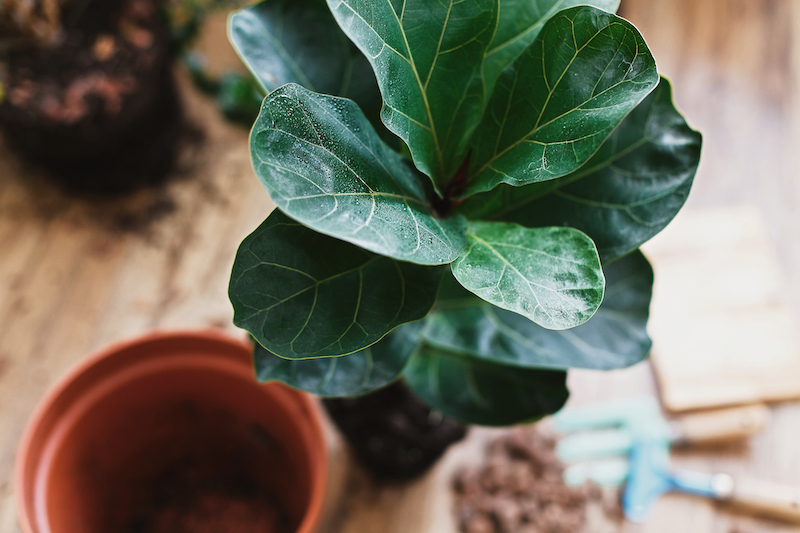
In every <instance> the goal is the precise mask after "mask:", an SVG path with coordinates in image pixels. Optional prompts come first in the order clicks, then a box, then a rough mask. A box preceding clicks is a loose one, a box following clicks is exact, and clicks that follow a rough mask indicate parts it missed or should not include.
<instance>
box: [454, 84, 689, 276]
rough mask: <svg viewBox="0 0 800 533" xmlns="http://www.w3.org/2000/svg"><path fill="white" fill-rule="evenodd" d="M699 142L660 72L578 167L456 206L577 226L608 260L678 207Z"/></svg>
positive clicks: (478, 214)
mask: <svg viewBox="0 0 800 533" xmlns="http://www.w3.org/2000/svg"><path fill="white" fill-rule="evenodd" d="M701 143H702V138H701V136H700V134H699V133H697V132H696V131H694V130H692V129H691V128H690V127H689V126H687V125H686V121H684V119H683V117H681V115H680V113H678V111H677V110H676V109H675V107H674V105H673V104H672V96H671V90H670V85H669V82H668V81H667V80H666V79H664V78H662V79H661V83H660V84H659V86H658V87H657V88H656V90H655V91H653V92H652V93H651V94H650V95H649V96H648V97H647V98H646V99H645V100H644V101H643V102H642V103H641V104H639V106H638V107H636V109H634V110H633V111H632V112H631V114H630V115H628V116H627V117H626V118H625V120H624V121H623V122H622V124H620V126H619V127H618V128H617V129H616V130H615V131H614V133H613V134H612V135H611V137H609V138H608V140H606V142H605V143H603V146H602V147H600V150H598V152H597V153H596V154H595V155H594V157H592V158H591V159H590V160H589V162H588V163H586V164H585V165H584V166H583V167H581V168H580V169H578V170H577V171H575V172H573V173H572V174H570V175H568V176H565V177H563V178H560V179H557V180H552V181H548V182H544V183H535V184H532V185H528V186H525V187H511V186H507V185H501V186H500V187H497V188H496V189H494V190H493V191H491V192H488V193H484V194H479V195H476V196H473V197H471V198H469V199H468V200H467V201H466V203H464V204H463V205H462V206H460V207H459V212H462V213H463V214H465V215H466V216H468V217H470V218H492V219H499V220H507V221H510V222H516V223H518V224H522V225H523V226H528V227H537V226H562V225H564V226H570V227H573V228H578V229H580V230H582V231H584V232H586V233H587V234H588V235H589V236H590V237H591V238H592V239H593V240H594V242H595V244H597V250H598V252H599V253H600V258H601V259H602V260H603V261H609V260H611V259H614V258H615V257H619V256H621V255H624V254H626V253H628V252H630V251H631V250H633V249H635V248H638V247H639V246H640V245H641V244H642V243H644V242H645V241H647V240H648V239H649V238H650V237H652V236H653V235H655V234H656V233H658V232H659V231H661V230H662V229H663V228H664V227H665V226H666V225H667V224H668V223H669V221H670V220H672V218H673V217H674V216H675V215H676V214H677V212H678V210H679V209H680V208H681V206H683V203H684V202H685V201H686V197H687V196H688V194H689V189H690V188H691V186H692V181H693V179H694V175H695V172H696V171H697V165H698V163H699V161H700V145H701Z"/></svg>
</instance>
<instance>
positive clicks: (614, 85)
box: [467, 21, 649, 181]
mask: <svg viewBox="0 0 800 533" xmlns="http://www.w3.org/2000/svg"><path fill="white" fill-rule="evenodd" d="M570 22H573V21H570ZM615 25H621V26H622V27H623V28H624V29H625V30H626V31H629V30H628V28H627V27H625V26H624V25H622V24H621V23H619V22H617V21H612V22H611V23H609V24H607V25H605V26H603V27H602V28H601V29H599V30H598V31H597V32H595V34H594V35H593V36H592V37H591V38H590V39H589V40H588V41H587V42H586V43H585V44H584V45H583V46H581V47H580V48H579V49H578V50H577V51H576V52H575V54H574V55H573V57H572V59H571V60H570V62H569V64H568V65H567V67H566V68H565V69H564V71H563V72H562V73H561V75H560V76H559V78H558V80H557V81H556V83H555V85H553V87H552V88H551V89H549V90H548V95H547V98H546V99H545V103H544V105H543V106H542V110H541V112H540V113H539V118H538V119H537V121H536V125H535V126H534V128H533V129H532V130H531V131H530V132H528V133H527V134H525V135H524V136H522V137H521V138H520V139H519V140H517V141H515V142H514V143H512V144H510V145H509V146H508V147H506V148H505V149H504V150H503V151H502V152H500V153H495V154H493V155H492V157H491V158H490V159H489V160H488V161H487V162H486V163H485V164H483V165H482V166H481V167H480V168H479V169H477V170H476V171H475V172H473V173H472V174H471V175H470V176H469V177H468V178H467V181H472V179H473V178H475V177H476V176H479V175H480V174H481V173H482V172H483V171H484V170H486V169H487V168H488V167H490V166H491V165H492V163H494V162H495V161H497V160H498V159H499V158H500V157H502V156H503V155H505V154H506V153H507V152H508V151H510V150H511V149H513V148H516V147H517V146H519V145H520V144H521V143H523V142H524V141H525V140H526V139H527V138H528V137H530V136H531V135H533V134H534V133H536V132H537V131H539V130H541V129H543V128H545V127H547V126H549V125H550V124H552V123H553V122H555V121H557V120H559V119H561V118H563V117H565V116H566V115H568V114H570V113H572V112H574V111H576V110H578V109H580V108H581V107H583V106H584V105H586V104H587V103H589V102H591V101H592V100H594V99H596V98H597V97H598V96H601V95H602V94H604V93H606V92H608V91H610V90H612V89H615V88H616V87H618V86H620V85H621V84H623V83H628V82H631V81H633V80H634V79H636V78H631V79H623V80H621V81H619V82H617V83H615V84H613V85H611V86H610V87H608V88H607V89H605V90H603V91H601V92H599V93H597V94H593V95H592V96H591V97H590V98H589V99H587V100H585V101H584V102H581V103H580V104H578V105H577V106H575V107H573V108H572V109H570V110H568V111H566V112H564V113H562V114H560V115H558V116H556V117H553V118H552V119H550V120H548V121H547V122H545V123H544V124H541V125H540V124H539V120H540V119H541V117H542V116H543V114H544V112H545V110H546V109H547V105H548V103H549V102H550V98H551V97H552V95H553V93H554V92H555V90H556V87H558V84H559V83H561V80H562V79H563V78H564V75H565V74H566V73H567V71H568V70H569V68H570V67H571V66H572V63H573V62H574V61H575V59H577V57H578V54H579V53H580V52H581V51H583V49H584V48H586V47H587V46H588V45H589V43H591V42H592V41H593V40H594V39H595V38H597V36H598V35H599V34H600V33H602V32H603V31H605V30H606V29H607V28H610V27H611V26H615ZM574 36H575V33H574V30H573V37H574ZM638 55H639V46H638V43H637V47H636V54H635V55H634V58H633V60H632V61H631V63H633V62H634V61H635V60H636V57H638ZM543 57H544V54H543ZM648 70H649V69H648ZM646 72H647V71H643V72H642V73H641V74H640V76H641V75H643V74H645V73H646ZM516 76H517V74H515V77H516ZM637 77H638V76H637ZM545 82H546V77H545ZM501 134H502V130H501V131H499V132H498V136H500V135H501Z"/></svg>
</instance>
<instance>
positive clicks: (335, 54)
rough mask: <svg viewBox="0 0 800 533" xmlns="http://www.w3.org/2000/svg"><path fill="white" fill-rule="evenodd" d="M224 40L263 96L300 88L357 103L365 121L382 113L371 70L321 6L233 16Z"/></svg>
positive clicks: (267, 8) (299, 4)
mask: <svg viewBox="0 0 800 533" xmlns="http://www.w3.org/2000/svg"><path fill="white" fill-rule="evenodd" d="M228 35H229V39H230V41H231V44H232V45H233V47H234V49H235V50H236V52H237V53H238V54H239V56H240V57H241V58H242V61H244V64H245V65H247V68H249V69H250V72H252V73H253V75H254V76H255V78H256V79H257V80H258V81H259V83H260V84H261V86H262V88H263V89H264V92H265V93H268V92H271V91H274V90H275V89H277V88H278V87H280V86H281V85H284V84H286V83H299V84H300V85H302V86H303V87H305V88H306V89H309V90H311V91H315V92H319V93H326V94H333V95H336V96H344V97H347V98H350V99H352V100H355V101H356V102H357V103H358V104H359V105H360V106H361V108H362V109H363V110H364V111H365V113H367V115H371V114H375V115H377V114H378V113H380V107H381V96H380V92H379V90H378V83H377V81H376V80H375V75H374V74H373V73H372V67H371V66H370V64H369V62H368V61H367V58H366V57H364V55H363V54H362V53H361V52H359V50H358V49H357V48H356V47H355V45H353V43H352V42H350V40H349V39H348V38H347V36H346V35H345V34H344V33H343V32H342V30H341V29H340V28H339V26H338V25H337V24H336V21H335V20H334V18H333V16H332V15H331V12H330V10H329V9H328V6H327V5H326V4H325V1H324V0H265V1H264V2H261V3H259V4H256V5H254V6H252V7H249V8H247V9H242V10H241V11H237V12H236V13H234V14H233V15H231V17H230V19H229V21H228Z"/></svg>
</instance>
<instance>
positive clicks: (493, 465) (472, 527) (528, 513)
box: [453, 427, 622, 533]
mask: <svg viewBox="0 0 800 533" xmlns="http://www.w3.org/2000/svg"><path fill="white" fill-rule="evenodd" d="M555 444H556V438H555V437H554V436H552V435H548V434H545V433H544V432H542V431H541V430H539V429H537V428H536V427H528V428H519V429H515V430H513V431H512V432H511V433H510V434H509V435H507V436H504V437H501V438H499V439H497V440H495V441H493V442H492V443H491V444H490V445H489V447H488V450H487V454H486V455H487V456H486V462H485V464H484V465H482V466H480V467H477V468H468V469H464V470H462V471H460V472H459V473H458V474H457V475H456V476H455V478H454V480H453V489H454V491H455V494H456V498H455V502H456V503H455V511H456V517H457V521H458V525H459V528H460V531H462V532H463V533H578V532H580V531H583V530H584V524H585V522H586V508H587V505H588V504H590V503H592V502H596V503H598V504H600V505H601V506H602V508H603V512H604V514H605V515H606V517H607V518H608V519H610V520H620V519H621V517H622V510H621V507H620V504H619V492H618V491H613V492H612V493H611V494H610V496H611V498H610V499H609V498H608V496H609V493H608V492H604V491H602V490H601V489H600V488H598V487H597V486H594V485H590V484H586V485H584V486H583V487H579V488H573V487H568V486H567V485H565V484H564V482H563V480H562V478H561V474H562V472H563V470H564V467H563V465H562V464H561V462H560V461H559V460H558V458H557V457H556V455H555Z"/></svg>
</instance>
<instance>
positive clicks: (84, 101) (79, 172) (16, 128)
mask: <svg viewBox="0 0 800 533" xmlns="http://www.w3.org/2000/svg"><path fill="white" fill-rule="evenodd" d="M73 4H76V5H82V4H85V2H74V3H73ZM67 5H68V6H69V5H71V4H67ZM158 8H159V2H158V0H93V1H91V2H90V3H89V4H88V7H86V8H85V10H84V11H82V12H81V13H80V14H79V16H74V17H73V16H71V13H70V12H69V11H68V10H65V11H64V13H63V19H64V21H66V22H71V24H65V26H64V28H63V31H62V35H61V38H60V39H59V41H58V43H57V44H56V45H55V46H49V47H41V46H33V43H32V45H31V46H29V47H27V48H22V49H17V48H15V49H14V50H13V51H12V52H10V53H9V55H8V58H7V64H6V68H5V71H6V76H5V77H6V79H5V82H4V85H5V93H6V97H5V99H4V100H3V101H2V103H0V126H2V129H3V130H4V132H5V133H6V138H7V139H8V142H9V144H10V145H12V146H14V147H16V148H17V149H18V151H20V152H21V153H22V154H23V155H24V156H26V158H27V159H28V160H30V161H32V162H34V163H36V164H41V165H43V166H44V167H46V168H47V170H48V171H49V172H50V173H51V174H53V175H54V176H56V177H58V178H59V181H61V182H62V183H63V184H64V185H65V186H66V187H67V188H68V189H71V190H77V191H91V192H108V193H116V192H124V191H126V190H130V189H132V188H135V187H138V186H141V185H147V184H153V183H157V182H159V181H161V180H163V178H164V177H165V176H166V175H167V174H168V172H169V171H170V169H171V167H172V164H173V162H174V159H175V156H176V151H177V145H178V141H179V139H180V138H181V136H182V133H183V132H184V131H185V130H186V128H185V126H184V125H183V121H182V112H181V108H180V103H179V100H178V94H177V91H176V88H175V84H174V80H173V77H172V72H171V65H170V64H171V55H172V50H171V40H170V35H169V31H168V28H167V26H166V24H165V23H164V22H163V20H162V18H161V16H160V14H159V9H158ZM72 19H74V21H73V20H72Z"/></svg>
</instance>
